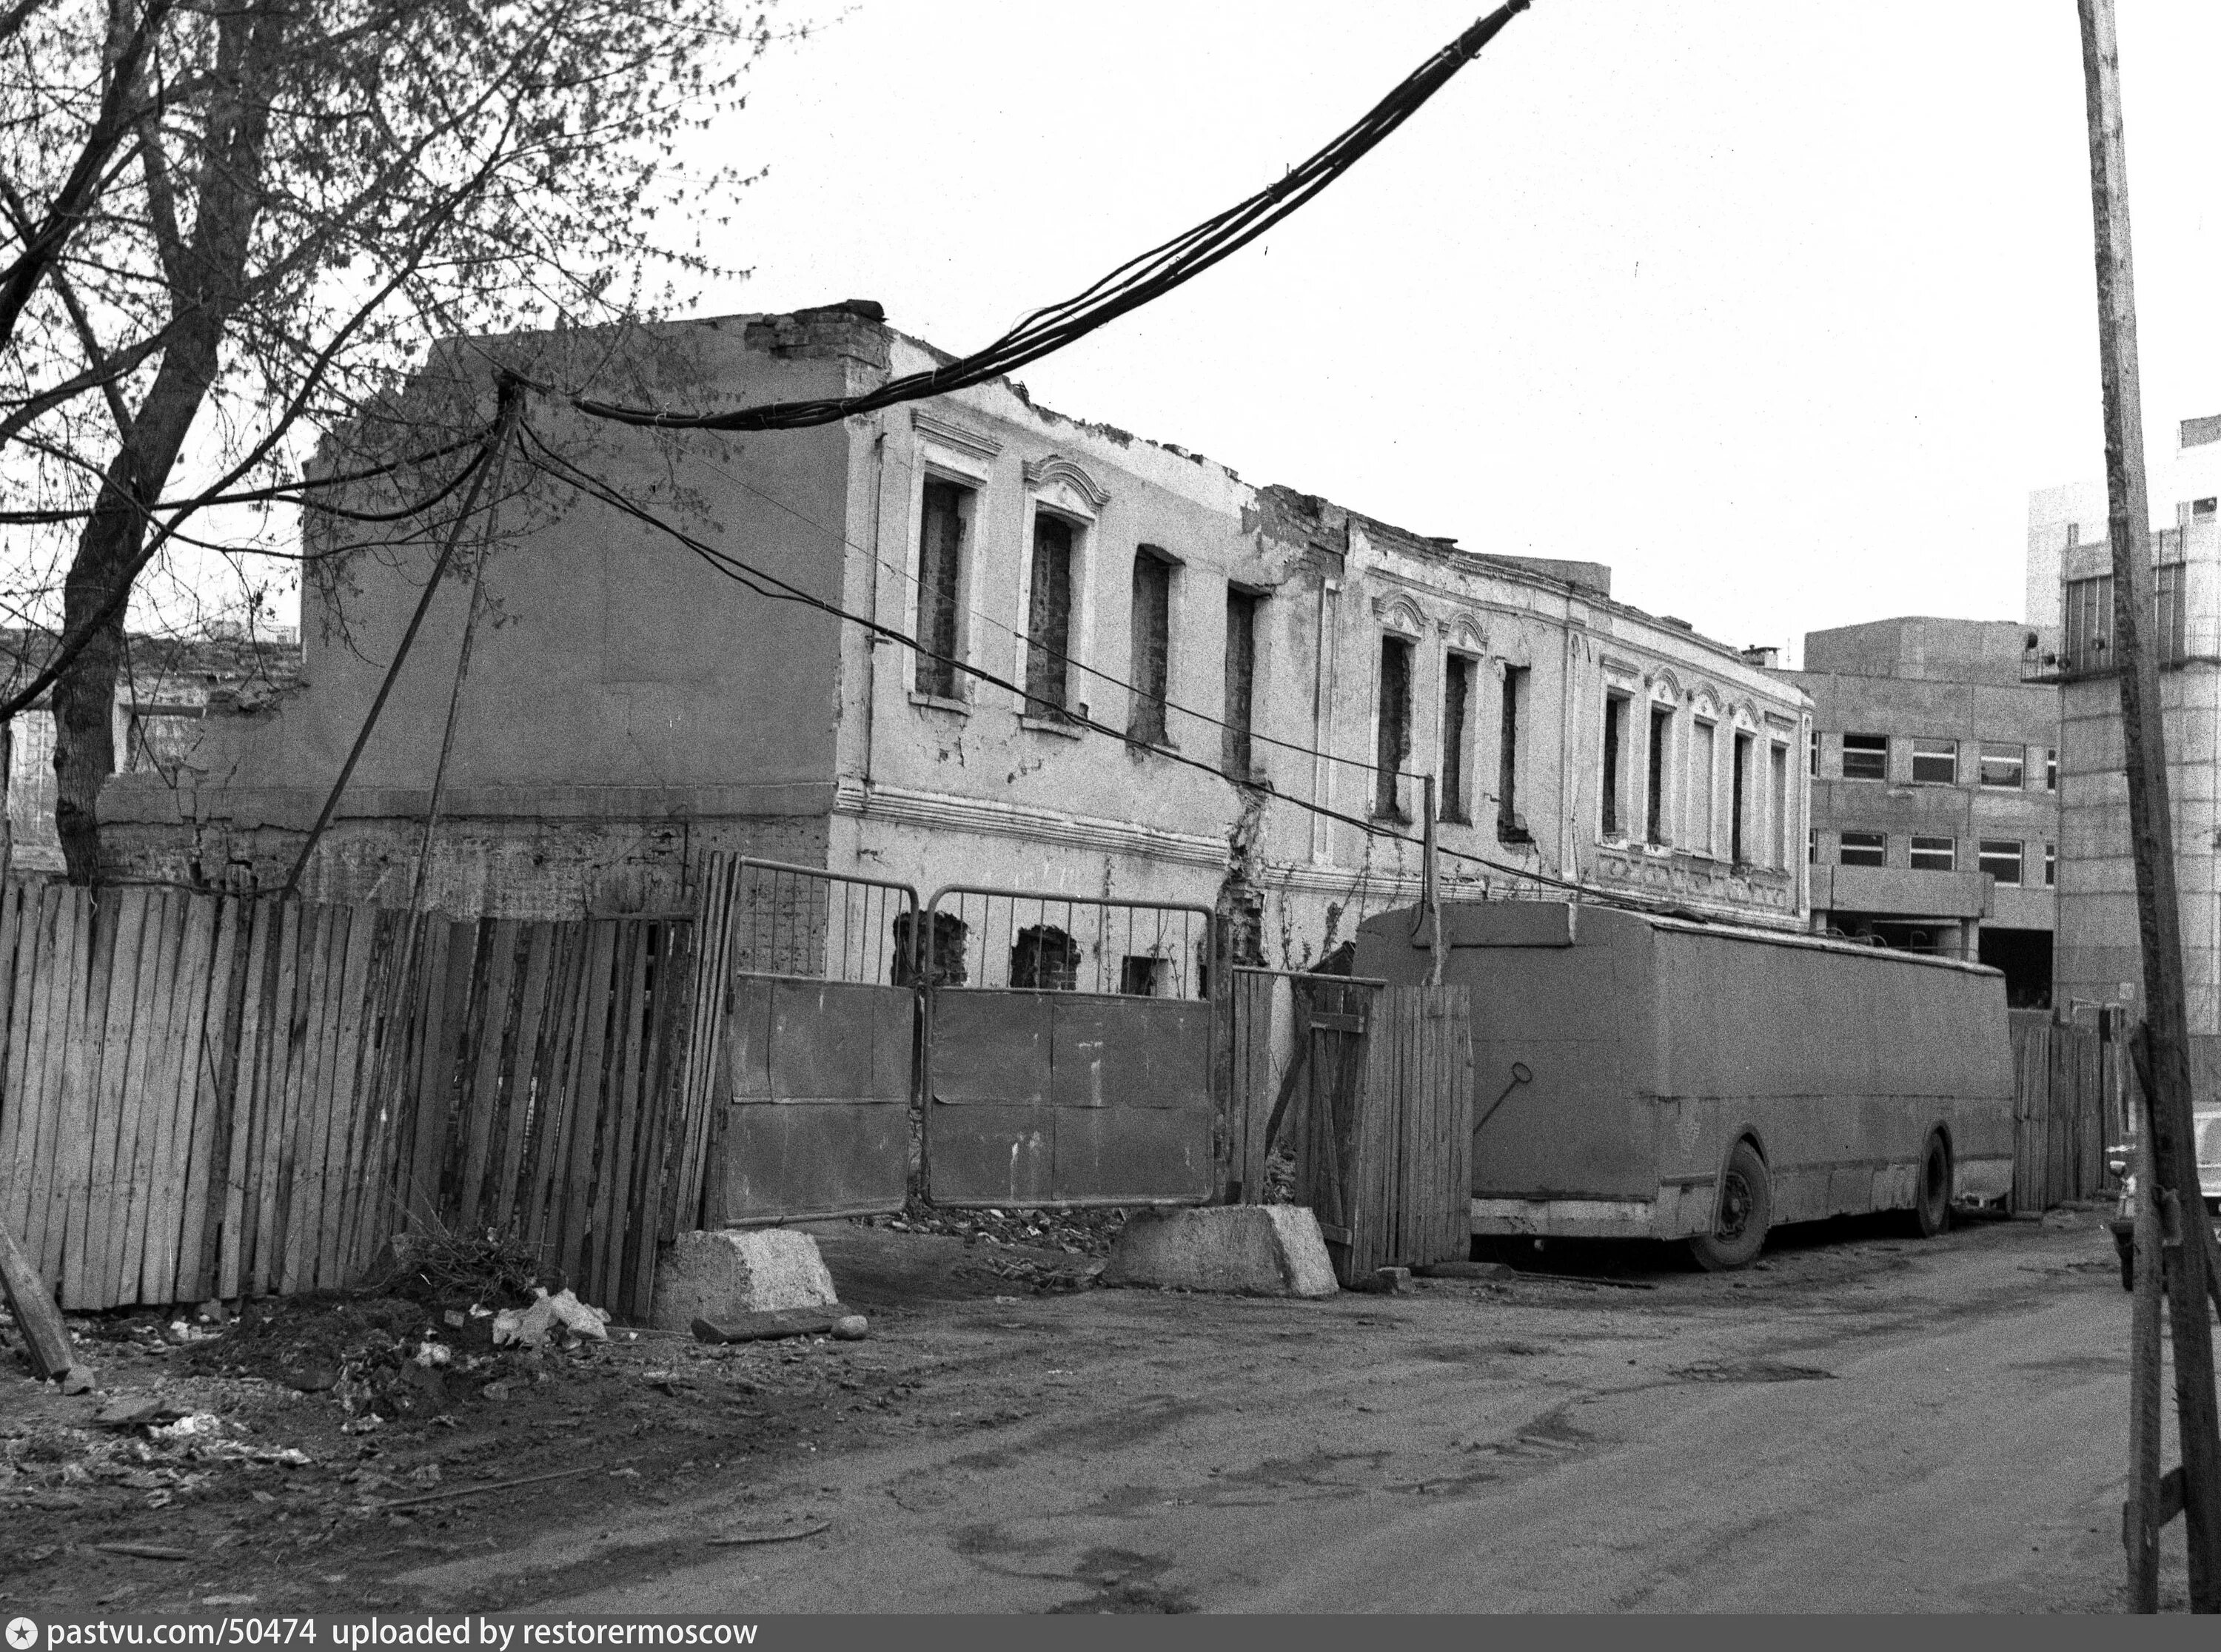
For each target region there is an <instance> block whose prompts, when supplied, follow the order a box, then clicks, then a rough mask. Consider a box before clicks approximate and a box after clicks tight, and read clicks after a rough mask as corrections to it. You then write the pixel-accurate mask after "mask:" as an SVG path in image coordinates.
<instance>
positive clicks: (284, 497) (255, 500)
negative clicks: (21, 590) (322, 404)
mask: <svg viewBox="0 0 2221 1652" xmlns="http://www.w3.org/2000/svg"><path fill="white" fill-rule="evenodd" d="M491 428H492V427H491V425H486V426H481V427H479V429H476V430H473V431H472V432H471V433H469V434H468V435H465V436H459V437H457V438H456V439H454V441H451V442H443V443H441V445H440V446H437V447H431V448H427V449H426V450H425V451H424V452H421V453H410V454H407V455H404V457H402V458H397V459H389V460H388V461H386V462H385V464H375V465H372V467H371V468H370V469H368V470H366V471H349V472H347V474H346V475H344V476H328V477H302V478H301V479H300V480H299V481H298V482H278V483H272V484H271V485H270V486H268V487H266V488H248V489H242V490H241V491H240V492H238V493H225V494H217V495H216V496H214V497H213V498H209V499H164V500H160V501H158V502H155V503H153V504H151V505H134V506H133V508H134V509H136V510H140V511H143V512H145V513H146V514H147V515H149V516H152V515H153V514H154V513H155V512H156V511H161V510H183V509H185V508H186V507H187V506H189V505H190V506H191V508H193V509H195V510H205V509H207V508H209V507H210V506H212V505H252V504H261V503H288V502H291V503H300V504H308V503H310V502H309V501H308V500H306V499H295V497H294V496H295V495H297V494H306V493H308V492H309V491H310V490H311V489H322V488H345V487H352V486H353V485H354V484H355V483H358V482H372V481H375V480H376V479H377V478H379V477H382V476H391V474H392V473H393V472H394V471H400V470H405V469H407V468H408V467H409V466H410V465H412V464H429V463H430V462H431V461H432V460H434V459H436V458H446V457H447V455H448V454H450V453H453V452H459V451H460V450H461V449H463V448H466V447H472V446H484V444H485V439H486V432H487V431H488V430H491ZM469 475H470V471H469V470H468V469H467V468H466V469H465V470H463V471H459V472H458V473H457V474H456V477H455V479H454V481H453V482H450V483H448V484H447V486H446V487H445V488H444V489H441V491H440V492H439V493H437V494H435V495H434V496H432V497H431V498H430V499H426V500H419V501H418V502H416V503H415V504H413V505H409V506H405V507H404V508H401V509H399V510H394V511H359V510H347V509H343V508H341V507H339V506H337V505H322V504H316V505H313V506H312V507H311V508H314V509H316V510H322V511H327V512H328V513H330V514H332V515H334V516H344V517H347V519H349V520H350V521H358V522H397V521H401V520H402V519H403V518H404V517H408V516H414V515H416V514H418V513H419V512H421V511H422V510H423V508H425V507H426V506H427V505H430V504H436V503H438V502H439V501H440V500H441V499H444V498H446V497H447V495H449V494H451V493H453V492H454V490H455V489H457V488H459V487H460V486H461V485H462V483H463V481H464V479H465V478H466V477H468V476H469ZM97 509H99V507H98V506H97V505H88V506H84V507H82V508H79V507H74V506H72V507H71V508H68V509H60V508H56V509H53V510H0V523H5V524H7V525H9V526H10V527H40V526H52V525H53V524H55V523H59V522H81V521H84V520H85V519H86V518H88V517H90V516H91V515H92V514H93V513H94V512H95V511H97Z"/></svg>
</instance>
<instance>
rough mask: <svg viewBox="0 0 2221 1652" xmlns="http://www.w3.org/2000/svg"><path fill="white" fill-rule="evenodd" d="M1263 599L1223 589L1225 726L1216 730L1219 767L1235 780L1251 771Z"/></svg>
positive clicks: (1253, 766)
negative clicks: (1251, 738) (1259, 613)
mask: <svg viewBox="0 0 2221 1652" xmlns="http://www.w3.org/2000/svg"><path fill="white" fill-rule="evenodd" d="M1262 600H1263V599H1262V598H1261V597H1259V596H1257V595H1254V594H1253V593H1252V592H1249V591H1237V590H1236V589H1232V588H1231V587H1230V586H1229V588H1228V589H1227V592H1226V712H1225V722H1226V726H1225V727H1224V728H1223V729H1221V730H1220V731H1219V742H1218V761H1219V766H1220V767H1221V768H1223V770H1225V771H1226V772H1227V773H1228V774H1229V775H1231V776H1234V778H1235V779H1236V780H1247V779H1248V778H1249V776H1251V774H1253V773H1254V771H1255V762H1254V754H1253V753H1252V752H1251V751H1250V749H1249V746H1250V742H1249V730H1250V726H1251V719H1252V718H1253V717H1254V715H1255V714H1256V704H1257V605H1258V603H1259V602H1261V601H1262Z"/></svg>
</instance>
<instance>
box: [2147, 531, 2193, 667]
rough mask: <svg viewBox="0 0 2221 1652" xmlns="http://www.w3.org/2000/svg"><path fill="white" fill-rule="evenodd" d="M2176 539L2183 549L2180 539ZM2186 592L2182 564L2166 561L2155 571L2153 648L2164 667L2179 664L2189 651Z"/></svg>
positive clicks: (2153, 571) (2153, 576)
mask: <svg viewBox="0 0 2221 1652" xmlns="http://www.w3.org/2000/svg"><path fill="white" fill-rule="evenodd" d="M2176 538H2177V545H2178V550H2179V548H2180V535H2177V536H2176ZM2182 591H2183V566H2182V564H2180V563H2179V562H2163V563H2162V564H2160V565H2159V566H2158V567H2156V568H2155V569H2153V570H2152V646H2153V647H2155V648H2156V649H2157V650H2158V651H2159V658H2160V663H2161V664H2162V665H2165V664H2174V663H2177V662H2179V661H2180V660H2181V659H2182V658H2184V657H2185V656H2186V655H2187V652H2188V650H2187V647H2186V646H2185V643H2186V640H2187V635H2188V627H2187V625H2186V624H2185V621H2184V615H2183V607H2184V604H2183V600H2182Z"/></svg>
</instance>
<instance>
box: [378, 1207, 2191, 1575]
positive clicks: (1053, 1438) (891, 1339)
mask: <svg viewBox="0 0 2221 1652" xmlns="http://www.w3.org/2000/svg"><path fill="white" fill-rule="evenodd" d="M860 1238H861V1239H868V1240H870V1241H873V1242H876V1243H875V1244H874V1243H861V1242H860ZM823 1243H824V1244H825V1246H826V1249H827V1251H828V1254H829V1261H830V1262H831V1263H832V1266H833V1268H834V1270H835V1276H836V1278H839V1277H842V1276H843V1275H846V1278H845V1279H844V1281H843V1289H844V1294H848V1295H849V1296H851V1297H854V1298H856V1299H858V1300H865V1299H867V1298H868V1297H869V1296H870V1294H872V1291H873V1282H872V1281H873V1273H874V1269H873V1256H874V1252H875V1250H876V1249H877V1246H878V1245H879V1244H884V1243H885V1236H882V1235H877V1234H872V1235H865V1236H859V1235H858V1234H856V1233H854V1232H853V1231H852V1232H849V1233H843V1234H839V1235H829V1236H826V1237H824V1239H823ZM1645 1262H1649V1264H1650V1266H1651V1267H1652V1268H1653V1269H1655V1271H1649V1272H1644V1271H1641V1270H1642V1266H1643V1264H1644V1263H1645ZM1588 1265H1591V1266H1596V1265H1606V1266H1617V1267H1620V1268H1623V1269H1634V1270H1635V1271H1633V1272H1632V1273H1630V1275H1629V1277H1630V1280H1631V1281H1634V1282H1639V1283H1642V1284H1647V1285H1649V1286H1650V1287H1653V1288H1650V1289H1647V1290H1637V1289H1626V1288H1618V1287H1610V1286H1593V1287H1584V1286H1582V1285H1580V1284H1577V1283H1567V1282H1562V1281H1550V1280H1540V1281H1529V1280H1526V1279H1522V1280H1518V1281H1513V1282H1511V1283H1509V1284H1505V1285H1496V1284H1486V1285H1471V1284H1448V1283H1445V1284H1436V1285H1430V1286H1428V1287H1425V1288H1423V1290H1422V1291H1421V1292H1420V1293H1419V1294H1415V1295H1412V1296H1408V1297H1397V1298H1380V1297H1365V1296H1343V1297H1342V1298H1339V1299H1337V1300H1333V1301H1329V1302H1325V1303H1289V1302H1276V1301H1261V1300H1223V1299H1210V1298H1204V1297H1188V1296H1176V1295H1170V1294H1161V1293H1160V1294H1138V1293H1133V1292H1106V1291H1097V1292H1092V1293H1088V1294H1081V1295H1076V1296H1064V1297H1055V1298H1031V1297H1029V1298H1024V1299H1020V1300H1001V1301H997V1300H987V1301H985V1302H981V1301H972V1302H963V1303H949V1304H947V1305H945V1306H944V1307H943V1310H942V1312H936V1313H932V1314H929V1315H924V1316H921V1317H919V1318H916V1319H910V1320H906V1321H905V1322H904V1323H903V1324H901V1325H898V1327H896V1328H895V1329H893V1330H892V1331H891V1332H890V1333H889V1335H888V1336H887V1337H885V1339H883V1340H882V1341H880V1342H879V1343H875V1344H867V1346H866V1349H865V1350H860V1351H859V1352H858V1353H857V1354H856V1355H854V1356H853V1357H854V1358H856V1359H857V1360H859V1361H867V1360H868V1361H871V1362H900V1363H901V1364H903V1365H904V1368H908V1369H910V1370H914V1371H917V1372H919V1373H922V1374H924V1381H925V1383H926V1387H925V1388H924V1390H923V1394H922V1397H927V1398H929V1403H928V1404H927V1405H926V1406H923V1408H922V1409H921V1410H920V1411H919V1412H917V1414H915V1415H913V1416H912V1417H910V1418H908V1419H907V1420H906V1422H905V1423H904V1425H903V1426H902V1427H901V1428H900V1429H898V1430H897V1431H895V1432H894V1434H893V1436H892V1437H891V1438H889V1439H886V1440H885V1441H884V1442H882V1443H877V1444H874V1445H872V1446H869V1447H867V1448H864V1449H857V1450H854V1451H852V1452H848V1453H845V1454H841V1455H837V1456H830V1457H828V1458H825V1459H823V1460H821V1461H820V1462H816V1463H814V1464H812V1465H811V1467H810V1471H809V1472H808V1473H806V1474H795V1473H792V1472H790V1473H788V1474H784V1475H780V1476H776V1477H774V1478H773V1479H771V1480H769V1481H753V1482H751V1483H748V1484H735V1485H734V1486H732V1487H729V1488H724V1489H721V1490H720V1491H718V1492H716V1493H711V1494H710V1495H707V1496H704V1497H701V1498H698V1499H693V1500H691V1501H690V1502H688V1503H686V1504H685V1505H684V1506H673V1508H671V1509H669V1510H667V1511H664V1512H660V1515H659V1516H658V1517H657V1518H652V1519H649V1520H648V1521H645V1522H642V1523H640V1524H630V1523H629V1524H628V1527H627V1529H625V1530H622V1531H613V1530H610V1529H609V1528H608V1527H607V1526H606V1524H597V1523H595V1522H593V1521H591V1520H588V1521H582V1522H573V1523H570V1524H566V1526H565V1527H563V1528H562V1529H560V1530H551V1531H548V1532H547V1533H546V1534H544V1535H543V1536H541V1537H540V1538H538V1539H537V1540H536V1541H535V1542H534V1543H530V1544H529V1545H527V1546H526V1547H524V1548H522V1549H517V1550H514V1551H510V1552H507V1553H504V1554H501V1555H487V1556H485V1558H482V1559H479V1558H472V1559H460V1560H458V1561H455V1562H450V1563H447V1564H445V1565H441V1566H435V1567H432V1568H422V1569H420V1570H418V1571H416V1572H415V1573H414V1574H410V1577H409V1579H408V1581H409V1582H410V1585H411V1586H412V1587H416V1588H418V1589H421V1590H423V1591H425V1592H427V1593H428V1594H429V1595H430V1596H432V1597H435V1598H437V1599H442V1600H446V1601H450V1602H452V1603H454V1604H456V1605H462V1604H464V1603H466V1602H469V1601H472V1600H478V1599H485V1598H486V1592H487V1591H489V1590H490V1589H494V1588H498V1587H501V1586H502V1585H503V1584H504V1583H507V1584H508V1585H509V1586H510V1588H511V1589H512V1590H513V1589H515V1586H516V1583H518V1582H520V1581H522V1580H527V1579H531V1580H534V1582H533V1585H532V1587H530V1588H529V1589H528V1590H524V1591H521V1592H518V1593H509V1594H508V1595H507V1598H508V1599H510V1600H511V1601H516V1600H517V1599H519V1593H522V1594H527V1595H529V1596H532V1597H535V1598H536V1599H537V1601H538V1603H539V1604H540V1605H542V1606H545V1607H548V1608H553V1607H555V1606H557V1605H559V1604H560V1606H561V1607H562V1608H563V1609H565V1610H567V1611H736V1612H747V1611H766V1612H769V1611H892V1610H906V1611H919V1610H925V1611H1152V1610H1155V1611H1164V1610H1172V1611H1179V1610H1204V1611H1306V1612H1313V1611H1515V1610H1536V1609H1542V1610H1577V1611H1617V1610H1628V1609H1647V1610H1698V1611H1723V1610H1784V1609H1787V1610H1805V1611H1854V1610H1864V1611H1948V1610H1954V1609H1974V1610H1988V1611H2026V1610H2043V1609H2051V1608H2069V1609H2074V1608H2080V1609H2105V1608H2107V1607H2110V1606H2112V1605H2114V1604H2115V1601H2116V1599H2117V1594H2116V1580H2117V1579H2118V1574H2119V1571H2120V1565H2119V1561H2118V1555H2119V1549H2118V1530H2119V1525H2118V1521H2119V1513H2118V1511H2119V1504H2120V1498H2121V1495H2122V1487H2123V1473H2122V1465H2123V1463H2124V1461H2125V1455H2126V1427H2125V1423H2124V1411H2123V1404H2124V1397H2125V1394H2126V1390H2127V1362H2126V1358H2125V1353H2124V1350H2125V1337H2126V1331H2127V1325H2128V1299H2127V1298H2126V1296H2125V1295H2124V1293H2123V1292H2122V1291H2121V1289H2120V1287H2119V1285H2118V1279H2117V1275H2116V1274H2115V1272H2114V1269H2113V1265H2112V1250H2111V1244H2110V1241H2109V1240H2108V1239H2107V1238H2106V1237H2105V1232H2104V1231H2103V1229H2102V1228H2101V1227H2099V1225H2098V1224H2097V1222H2096V1219H2094V1218H2093V1217H2090V1216H2086V1215H2085V1216H2074V1215H2064V1216H2055V1218H2054V1219H2053V1221H2052V1225H2036V1224H2026V1223H2011V1224H1989V1225H1981V1226H1978V1227H1972V1228H1968V1229H1965V1230H1962V1231H1955V1232H1954V1233H1952V1234H1951V1235H1949V1236H1948V1237H1945V1238H1943V1239H1942V1240H1940V1241H1936V1242H1931V1243H1928V1244H1921V1243H1919V1242H1917V1241H1910V1240H1899V1239H1896V1238H1894V1237H1881V1236H1880V1233H1879V1232H1878V1231H1877V1229H1876V1227H1875V1225H1873V1224H1866V1225H1855V1224H1854V1225H1833V1226H1831V1227H1830V1228H1828V1229H1825V1230H1821V1231H1815V1232H1808V1233H1805V1234H1800V1235H1792V1236H1789V1237H1788V1239H1787V1241H1786V1243H1785V1244H1782V1245H1781V1246H1780V1247H1778V1248H1777V1249H1776V1250H1774V1252H1772V1253H1771V1254H1770V1255H1769V1256H1768V1257H1767V1259H1766V1261H1765V1262H1764V1263H1763V1264H1762V1265H1761V1268H1760V1269H1757V1270H1755V1271H1753V1272H1750V1273H1749V1274H1745V1275H1740V1276H1730V1277H1722V1276H1717V1275H1699V1274H1693V1273H1687V1272H1680V1271H1674V1270H1669V1269H1667V1267H1666V1266H1665V1264H1664V1261H1663V1259H1662V1258H1657V1257H1649V1258H1645V1257H1641V1256H1638V1257H1636V1258H1635V1259H1633V1261H1632V1262H1630V1260H1629V1259H1628V1258H1626V1257H1625V1256H1611V1257H1606V1258H1605V1260H1604V1262H1602V1263H1601V1264H1599V1263H1598V1262H1596V1261H1594V1260H1593V1259H1592V1260H1591V1261H1590V1262H1589V1263H1588ZM821 1520H822V1521H825V1522H828V1523H829V1524H828V1526H827V1529H826V1530H825V1531H824V1532H823V1533H822V1534H820V1535H818V1536H816V1537H811V1538H808V1539H804V1540H801V1541H798V1542H794V1543H765V1544H755V1545H748V1546H744V1547H739V1548H716V1547H710V1546H709V1544H708V1543H707V1539H708V1538H710V1537H712V1536H715V1535H716V1533H717V1532H718V1531H719V1530H727V1531H728V1532H734V1531H737V1532H739V1533H740V1534H741V1535H748V1534H750V1533H754V1534H757V1535H768V1534H777V1533H780V1532H784V1531H790V1530H802V1529H804V1528H805V1527H807V1526H809V1525H812V1524H816V1523H817V1522H818V1521H821ZM2179 1541H2180V1540H2179V1537H2178V1539H2177V1543H2178V1552H2179ZM2169 1570H2170V1574H2171V1575H2172V1576H2173V1577H2174V1578H2177V1579H2179V1578H2180V1562H2179V1560H2177V1561H2176V1562H2174V1564H2173V1565H2172V1566H2171V1567H2170V1568H2169Z"/></svg>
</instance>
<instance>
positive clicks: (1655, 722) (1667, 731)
mask: <svg viewBox="0 0 2221 1652" xmlns="http://www.w3.org/2000/svg"><path fill="white" fill-rule="evenodd" d="M1673 744H1674V708H1672V707H1671V706H1653V707H1651V708H1650V772H1649V776H1648V779H1649V788H1650V789H1649V791H1648V792H1647V793H1646V794H1644V796H1643V800H1642V807H1643V816H1642V835H1643V838H1644V840H1645V841H1647V842H1649V843H1654V844H1663V843H1664V842H1665V841H1666V776H1667V775H1669V774H1671V773H1673V772H1674V771H1673V770H1672V769H1671V768H1670V767H1669V766H1668V765H1667V751H1668V749H1669V748H1670V747H1671V746H1672V745H1673Z"/></svg>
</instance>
